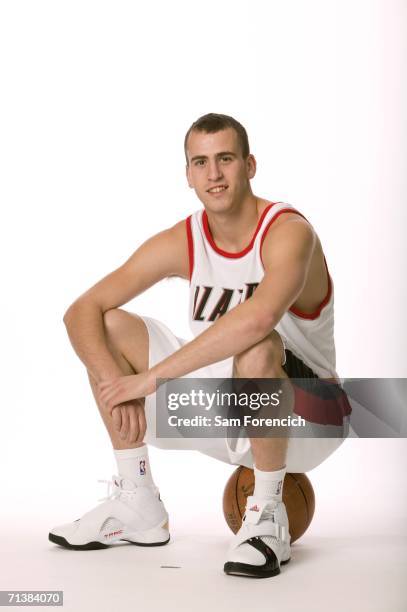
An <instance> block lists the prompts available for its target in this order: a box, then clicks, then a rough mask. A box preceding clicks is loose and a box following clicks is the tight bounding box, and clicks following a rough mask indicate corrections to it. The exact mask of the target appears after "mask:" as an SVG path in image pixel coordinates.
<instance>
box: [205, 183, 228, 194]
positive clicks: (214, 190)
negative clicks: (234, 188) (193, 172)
mask: <svg viewBox="0 0 407 612" xmlns="http://www.w3.org/2000/svg"><path fill="white" fill-rule="evenodd" d="M227 188H228V186H227V185H219V186H218V187H211V189H208V193H220V192H221V191H226V189H227Z"/></svg>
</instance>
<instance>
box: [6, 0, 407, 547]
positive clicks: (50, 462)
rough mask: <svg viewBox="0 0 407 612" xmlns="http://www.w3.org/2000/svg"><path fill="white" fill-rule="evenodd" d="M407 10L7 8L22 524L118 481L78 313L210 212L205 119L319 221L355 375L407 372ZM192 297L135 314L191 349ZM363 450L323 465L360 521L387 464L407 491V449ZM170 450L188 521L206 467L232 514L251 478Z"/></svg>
mask: <svg viewBox="0 0 407 612" xmlns="http://www.w3.org/2000/svg"><path fill="white" fill-rule="evenodd" d="M406 12H407V10H406V3H405V2H402V1H401V0H400V1H399V0H382V1H379V0H341V1H334V0H308V1H306V2H305V1H301V0H285V1H284V2H278V1H275V0H268V1H267V2H262V1H260V0H252V2H251V3H250V5H249V4H248V3H247V2H246V1H244V2H243V1H240V0H233V2H232V1H219V0H206V2H204V3H195V2H187V1H186V0H182V1H181V0H179V1H177V2H173V3H170V2H165V1H164V0H159V1H157V0H156V1H150V2H148V3H145V2H143V3H139V2H124V1H123V2H106V1H101V0H98V1H97V2H96V1H95V2H91V1H89V0H81V1H72V0H71V1H70V2H62V1H55V0H53V1H49V2H45V1H37V2H22V1H18V0H14V1H3V2H2V3H1V6H0V57H1V67H0V81H1V89H2V94H1V99H0V104H1V115H0V122H1V126H0V128H1V136H0V155H1V160H0V161H1V170H2V178H1V184H0V190H1V202H2V221H1V230H0V231H1V236H0V237H1V244H0V249H1V253H0V254H1V263H2V300H1V302H2V303H1V311H2V312H1V331H2V339H3V340H2V344H3V351H2V355H1V373H2V380H3V385H2V413H3V419H2V427H1V434H0V436H1V438H0V442H1V465H2V470H1V481H2V486H3V487H4V488H3V490H4V491H7V494H6V496H5V499H6V503H5V504H3V507H2V510H3V512H6V514H7V515H8V516H9V517H11V521H12V524H14V523H13V521H15V524H16V525H17V524H18V525H21V524H22V521H27V519H28V518H31V517H32V516H35V517H36V520H37V521H43V525H44V528H45V527H47V526H52V525H54V524H55V523H60V522H63V521H64V520H70V517H71V518H72V520H73V519H74V518H77V516H76V515H78V516H79V515H80V512H83V511H85V510H87V509H89V507H90V505H89V504H92V503H94V501H95V487H94V486H93V483H94V481H95V479H96V478H103V477H108V476H109V475H110V473H111V470H112V469H113V466H114V464H113V457H112V454H111V451H110V448H109V444H108V439H107V436H106V434H105V432H104V430H103V428H102V424H101V420H100V417H99V416H98V414H97V409H96V406H95V405H94V403H93V399H92V396H91V393H90V390H89V388H88V384H87V380H86V376H85V371H84V369H83V366H82V364H81V363H80V362H79V361H78V359H77V358H76V356H75V355H74V353H73V350H72V349H71V347H70V344H69V341H68V338H67V336H66V332H65V328H64V325H63V323H62V317H63V314H64V311H65V310H66V308H67V307H68V306H69V304H70V303H71V302H72V301H73V300H74V299H75V298H76V297H77V296H78V295H79V294H81V293H82V292H83V291H85V290H86V289H87V288H88V287H89V286H90V285H92V284H94V283H95V282H96V281H97V280H99V279H100V278H101V277H102V276H104V275H106V274H107V273H108V272H110V271H111V270H113V269H114V268H116V267H118V266H119V265H120V264H121V263H122V262H123V261H124V260H125V259H127V258H128V257H129V256H130V254H131V253H132V252H133V251H134V250H135V249H136V248H137V247H138V245H140V244H141V242H142V241H143V240H145V239H146V238H147V237H149V236H150V235H151V234H153V233H156V232H158V231H160V230H161V229H164V228H166V227H168V226H170V225H172V224H174V223H175V222H176V221H178V220H180V219H182V218H185V217H186V216H187V215H189V214H190V213H191V212H192V211H194V210H196V209H197V208H199V207H200V203H199V202H198V200H197V199H196V198H195V195H194V193H193V192H192V191H190V190H189V189H188V187H187V184H186V180H185V178H184V157H183V155H184V154H183V138H184V134H185V132H186V130H187V129H188V127H189V125H190V124H191V123H192V121H194V120H195V119H196V118H197V117H198V116H200V115H201V114H204V113H207V112H220V113H226V114H231V115H233V116H235V117H236V118H237V119H238V120H240V121H241V122H242V123H243V124H244V125H245V126H246V128H247V130H248V133H249V139H250V144H251V149H252V152H253V153H254V154H255V156H256V158H257V161H258V173H257V176H256V177H255V179H254V181H253V189H254V192H255V193H256V194H257V195H259V196H262V197H265V198H267V199H270V200H283V201H287V202H291V203H292V204H294V205H295V206H296V207H298V209H299V210H301V211H302V212H303V213H304V214H305V215H306V216H307V218H308V219H309V220H310V221H311V222H312V223H313V225H314V227H315V228H316V230H317V232H318V234H319V236H320V238H321V240H322V244H323V246H324V249H325V253H326V257H327V262H328V266H329V268H330V271H331V274H332V277H333V279H334V283H335V292H336V296H335V299H336V344H337V362H338V363H337V365H338V371H339V373H340V375H341V376H343V377H349V376H354V377H365V376H366V377H376V376H377V377H405V376H406V375H407V360H406V358H405V355H406V332H405V328H404V322H405V315H404V311H405V300H406V280H405V279H406V274H405V266H404V261H405V257H406V247H405V242H404V233H405V228H406V206H405V197H406V176H407V175H406V172H405V161H406V143H407V139H406V134H405V130H406V119H407V113H406V109H407V96H406V81H405V74H406V69H407V66H406V63H407V62H406V45H407V43H406V40H407V38H406ZM187 293H188V289H187V285H186V284H183V283H182V282H181V281H178V280H173V281H165V282H163V283H161V284H160V285H159V286H157V287H155V288H153V289H152V290H150V291H149V292H147V293H146V294H144V295H143V296H140V297H138V298H136V300H134V301H133V302H132V303H130V304H128V305H127V306H126V307H127V308H128V309H130V310H133V311H135V312H139V313H141V314H147V315H150V316H153V317H157V318H159V319H162V320H163V321H165V322H166V323H167V324H168V325H169V326H170V327H171V328H172V329H173V330H174V331H175V333H177V334H178V335H182V336H186V335H188V334H189V332H188V327H187ZM347 444H348V443H345V445H343V447H342V448H341V449H340V451H338V456H337V457H332V458H331V459H329V460H328V461H329V465H328V462H327V463H326V465H324V466H321V468H317V470H315V472H314V480H313V482H314V486H317V496H318V499H319V500H320V503H321V504H322V505H323V504H324V503H325V504H327V506H326V507H327V508H331V506H330V504H331V501H332V498H331V496H332V494H333V493H332V482H336V481H338V482H342V481H343V469H344V466H347V474H348V478H347V483H348V484H347V486H348V489H347V491H348V493H349V492H350V493H349V494H350V495H351V497H352V498H353V497H354V496H356V499H355V501H354V504H355V511H356V509H357V508H359V501H358V498H357V495H358V492H359V491H360V489H361V486H362V485H361V480H360V479H361V478H362V476H361V474H362V473H363V480H364V486H365V487H366V489H365V492H366V491H373V490H374V482H375V478H374V475H373V473H372V471H370V469H369V466H370V465H374V466H376V467H375V474H376V475H377V471H379V472H380V473H382V474H383V475H384V477H385V478H386V479H387V478H389V479H390V480H391V482H392V483H393V484H392V486H393V488H391V486H390V484H389V487H390V488H389V496H390V495H393V494H396V493H397V490H398V486H399V483H400V479H401V478H402V479H403V481H402V482H403V483H404V484H405V477H404V469H403V463H404V462H405V459H406V456H407V453H406V445H405V443H404V441H390V442H389V441H380V440H370V441H363V440H356V441H350V442H349V444H348V446H346V445H347ZM151 454H152V459H153V469H154V471H155V474H156V475H157V476H156V480H157V482H158V484H160V486H161V487H163V488H164V489H165V491H166V494H167V497H168V496H170V498H171V491H172V488H174V490H175V493H174V496H173V497H172V501H171V504H172V508H173V509H174V510H175V509H177V508H178V506H179V512H180V513H181V514H182V512H183V510H182V508H185V501H184V502H183V504H181V497H182V494H183V493H184V488H185V486H186V485H185V486H180V485H179V481H178V478H175V476H174V474H178V473H179V472H180V471H181V473H182V474H183V479H184V480H182V481H181V482H186V483H187V486H188V490H190V491H191V492H192V499H196V500H197V503H198V501H199V500H200V499H201V498H200V497H199V496H200V491H201V489H200V486H201V482H200V479H197V478H196V474H197V472H199V473H200V474H201V479H205V482H206V483H210V482H212V483H214V485H213V488H212V489H211V493H210V495H212V497H211V498H210V499H212V500H214V501H213V503H215V502H216V499H218V497H219V495H220V492H221V490H222V488H223V484H224V482H225V479H226V477H227V475H228V474H229V473H230V472H231V471H232V469H231V468H230V466H227V465H223V464H221V463H218V462H216V461H213V460H210V459H206V458H204V457H199V456H198V455H197V456H195V454H194V453H188V454H187V455H185V454H184V453H174V452H171V454H170V457H171V468H170V467H169V465H168V462H167V459H166V456H165V453H164V454H163V452H162V451H157V450H154V449H153V451H152V453H151ZM186 457H188V461H186ZM360 462H362V465H363V466H364V468H363V471H362V472H361V471H360V470H359V469H358V468H356V469H355V468H354V466H355V465H359V466H360V465H361V463H360ZM352 466H353V468H352ZM390 476H391V478H390ZM171 478H173V481H171ZM311 479H313V475H312V474H311ZM349 479H350V480H349ZM89 486H90V487H91V488H89ZM369 487H370V488H369ZM206 490H207V491H208V489H206ZM68 491H69V493H68ZM365 492H364V493H363V496H364V495H365ZM194 496H195V498H194ZM385 497H386V496H385ZM68 498H69V499H68ZM88 502H89V503H88ZM402 502H403V505H402V506H398V507H397V509H395V510H394V512H393V515H392V519H391V520H392V521H395V523H394V524H395V525H396V527H397V526H401V525H402V523H403V520H402V517H403V516H404V515H405V509H406V504H405V498H404V497H403V499H402ZM86 503H88V506H86ZM332 503H333V502H332ZM383 503H387V502H383ZM28 507H29V509H28ZM187 507H188V511H189V512H194V510H193V504H192V503H190V502H189V505H188V506H187ZM391 507H393V506H391V504H390V502H389V508H391ZM333 508H334V505H332V509H333ZM386 508H387V506H386ZM208 512H209V509H208ZM377 512H378V514H380V508H379V510H377ZM72 513H73V514H72ZM208 516H212V515H211V514H210V513H209V515H208ZM327 516H329V514H328V515H325V518H324V517H323V516H322V515H321V514H320V515H319V520H320V523H316V527H318V524H319V525H320V526H321V525H322V522H323V521H324V520H325V521H327V525H329V520H328V519H327ZM321 521H322V522H321ZM28 523H30V521H29V520H28ZM26 524H27V522H26ZM316 527H315V528H316ZM45 537H46V533H45Z"/></svg>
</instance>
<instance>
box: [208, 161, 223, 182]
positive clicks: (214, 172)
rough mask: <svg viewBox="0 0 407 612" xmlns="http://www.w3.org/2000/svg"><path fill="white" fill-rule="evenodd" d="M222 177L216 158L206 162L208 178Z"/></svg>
mask: <svg viewBox="0 0 407 612" xmlns="http://www.w3.org/2000/svg"><path fill="white" fill-rule="evenodd" d="M221 177H222V170H221V167H220V165H219V162H218V161H217V160H212V161H211V162H209V164H208V179H209V180H210V181H217V180H219V179H220V178H221Z"/></svg>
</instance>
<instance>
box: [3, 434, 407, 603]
mask: <svg viewBox="0 0 407 612" xmlns="http://www.w3.org/2000/svg"><path fill="white" fill-rule="evenodd" d="M347 444H348V446H347V447H346V448H345V446H344V447H343V448H342V447H341V448H340V449H339V450H338V451H337V452H336V453H335V455H334V456H332V458H330V459H329V460H327V461H326V462H325V463H324V464H323V465H321V466H319V467H318V468H317V469H316V470H313V471H312V472H311V473H310V474H309V477H310V479H311V481H312V483H313V486H314V489H315V492H316V500H317V506H316V513H315V516H314V519H313V522H312V524H311V526H310V528H309V530H308V531H307V533H306V534H305V535H304V536H303V537H302V538H301V539H300V540H299V541H298V542H296V543H295V544H294V545H293V547H292V558H291V561H290V563H288V564H287V565H285V566H283V569H282V573H281V574H280V575H279V576H277V577H274V578H270V579H265V580H252V579H246V578H238V577H231V576H226V575H225V574H224V573H223V563H224V561H225V553H226V550H227V547H228V543H229V541H230V538H231V535H232V534H231V532H230V531H229V530H228V527H227V526H226V524H225V522H224V519H223V515H222V509H221V501H222V490H223V484H224V482H225V481H226V478H227V476H228V474H230V473H231V472H232V471H233V467H232V466H228V465H226V464H221V463H219V462H216V461H214V460H210V459H208V458H206V457H204V456H201V455H199V454H197V453H191V452H187V453H176V452H174V451H166V452H164V451H156V449H153V452H152V453H151V454H152V456H153V458H154V462H155V463H156V464H157V469H156V470H155V472H156V473H157V475H158V476H160V478H161V479H162V486H161V491H162V496H163V499H164V501H165V503H166V505H167V508H168V510H169V512H170V517H171V524H170V527H171V533H172V540H171V542H170V544H168V545H167V546H164V547H157V548H151V549H149V548H140V547H137V546H132V545H129V544H123V545H119V546H117V547H115V548H110V549H107V550H101V551H86V552H75V551H68V550H65V549H62V548H60V547H58V546H55V545H52V544H51V543H49V542H48V541H47V533H48V530H49V528H50V527H51V526H53V525H54V524H55V523H62V522H65V521H66V520H74V519H76V518H78V517H79V516H80V514H81V512H83V511H85V510H87V509H90V505H89V503H88V502H89V500H90V498H93V500H94V501H95V496H94V493H95V490H96V485H95V490H93V488H92V487H90V489H89V487H88V488H87V489H85V488H81V487H84V486H85V482H83V483H82V482H81V479H82V477H84V476H83V474H78V475H76V478H77V477H79V476H80V479H79V480H80V482H79V483H78V480H76V478H75V475H72V481H70V488H69V489H68V488H67V487H66V486H65V485H63V483H57V484H55V485H54V486H53V489H52V490H53V494H51V492H52V490H51V489H50V488H49V487H48V484H47V483H44V484H43V485H41V484H40V485H39V489H38V494H37V496H36V497H33V498H32V499H31V502H30V504H27V503H26V504H25V505H23V504H21V503H19V500H21V501H22V500H23V499H24V496H25V497H26V502H27V501H28V497H27V492H25V493H24V490H23V488H21V486H19V487H16V490H15V493H14V495H15V499H14V501H15V505H14V509H15V511H14V514H13V516H11V515H9V516H8V518H7V520H4V519H3V521H2V525H1V559H0V562H1V575H0V588H1V589H3V590H13V589H15V590H24V589H33V590H40V589H54V590H63V591H64V609H65V610H75V612H82V611H85V610H86V611H88V612H91V611H93V610H95V611H96V610H98V611H101V612H103V611H112V612H113V611H127V610H129V611H130V610H132V611H133V610H135V611H137V610H138V609H141V610H149V611H153V612H155V611H156V610H166V611H172V610H174V611H175V610H193V612H200V611H201V610H202V612H203V611H205V612H208V611H210V612H212V611H214V610H231V611H233V612H234V611H239V612H240V611H242V612H243V611H244V612H247V611H248V610H253V611H256V612H261V611H263V610H264V611H266V610H267V611H281V612H285V611H293V612H294V611H295V612H297V611H299V610H301V611H305V612H318V611H319V610H321V611H322V610H323V611H324V612H326V610H327V609H329V610H330V612H336V611H338V612H339V611H340V612H344V611H345V610H346V612H405V611H406V610H407V588H406V582H405V580H406V577H407V530H406V527H405V524H406V521H405V518H406V513H405V510H406V499H405V492H404V491H405V487H404V486H403V487H401V489H400V483H399V479H398V477H397V472H396V471H395V466H396V465H398V463H399V462H400V461H401V460H402V459H405V449H406V444H405V441H389V440H387V441H386V440H380V441H377V440H352V441H351V440H349V441H347ZM374 451H375V452H374ZM368 452H369V462H368V463H369V465H367V464H366V461H364V460H363V458H364V457H365V458H366V457H367V453H368ZM166 453H167V454H166ZM180 455H181V456H182V462H183V463H187V464H188V471H189V473H190V474H191V473H195V474H196V475H197V478H196V479H195V480H194V479H193V478H191V479H190V481H189V482H188V483H185V482H183V480H182V479H181V478H179V477H177V474H175V475H174V474H173V478H172V481H170V480H169V474H170V473H171V472H172V471H173V467H174V461H175V458H176V459H177V461H179V459H180ZM381 456H385V457H386V461H387V463H385V462H383V461H382V460H381V458H380V457H381ZM164 458H165V459H167V460H166V461H163V459H164ZM404 465H405V463H404ZM367 467H368V468H369V469H368V470H367V469H366V468H367ZM178 469H179V466H178V467H177V470H178ZM338 469H339V470H340V471H338ZM400 473H401V472H400ZM338 474H342V476H343V477H338ZM215 475H216V477H215ZM386 475H387V480H386ZM85 476H87V474H86V473H85ZM97 476H98V477H99V476H101V474H97ZM164 476H166V478H164ZM198 476H200V477H201V486H197V484H196V482H197V480H199V478H198ZM75 480H76V483H77V484H75V485H74V483H75ZM402 482H403V483H405V479H404V480H403V481H402ZM21 484H22V483H20V485H21ZM202 484H204V485H205V486H202ZM26 486H27V489H29V487H30V483H28V482H27V483H26ZM99 486H101V485H99ZM400 491H401V492H400ZM98 493H99V495H98V497H102V496H103V495H104V490H103V489H102V490H98ZM19 495H20V496H21V497H19ZM397 495H398V496H399V497H398V499H399V502H398V503H395V501H396V500H397ZM86 504H88V507H86ZM33 517H35V520H33ZM165 565H167V566H168V565H169V566H176V567H172V568H164V567H162V566H165ZM139 606H140V608H139Z"/></svg>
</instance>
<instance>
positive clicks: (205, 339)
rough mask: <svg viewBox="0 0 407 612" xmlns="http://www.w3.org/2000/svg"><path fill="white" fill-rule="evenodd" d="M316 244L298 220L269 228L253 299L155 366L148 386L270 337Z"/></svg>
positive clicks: (300, 282)
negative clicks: (262, 275) (258, 282)
mask: <svg viewBox="0 0 407 612" xmlns="http://www.w3.org/2000/svg"><path fill="white" fill-rule="evenodd" d="M315 241H316V236H315V233H314V230H313V229H312V227H311V226H310V225H309V224H308V223H307V222H306V221H303V220H300V219H298V220H297V219H295V220H289V221H286V222H284V223H281V224H280V225H279V226H277V227H276V228H274V229H272V230H271V231H270V232H269V234H268V236H267V238H266V239H265V241H264V244H263V262H264V268H265V274H264V278H263V280H262V281H261V283H260V284H259V286H258V287H257V289H256V291H255V292H254V294H253V295H252V297H251V298H249V299H248V300H247V301H246V302H244V303H242V304H239V305H238V306H236V307H235V308H233V309H232V310H230V311H229V312H227V313H226V314H224V315H223V316H222V317H220V318H219V319H218V320H217V321H216V322H215V323H214V324H213V325H212V326H211V327H209V328H208V329H207V330H205V331H204V332H203V333H202V334H200V335H199V336H198V337H197V338H195V339H194V340H192V341H191V342H189V343H188V344H186V345H184V346H183V347H182V348H181V349H179V350H178V351H177V352H176V353H173V354H172V355H171V356H170V357H168V358H167V359H165V360H163V361H161V362H160V363H159V364H157V365H156V366H155V367H153V368H152V369H151V370H150V371H149V377H150V382H151V383H154V385H155V380H156V379H157V378H177V377H180V376H183V375H185V374H188V373H189V372H192V371H193V370H196V369H198V368H201V367H204V366H206V365H208V364H211V363H216V362H217V361H221V360H222V359H226V358H227V357H231V356H233V355H237V354H239V353H241V352H242V351H244V350H246V349H247V348H249V347H251V346H253V345H254V344H256V343H257V342H260V341H261V340H263V338H265V337H266V336H267V335H269V334H270V333H271V331H272V330H273V329H274V327H275V326H276V325H277V323H278V322H279V320H280V319H281V317H282V316H283V314H284V313H285V312H286V311H287V310H288V309H289V308H290V306H291V305H292V304H293V303H294V302H295V301H296V299H297V298H298V296H299V295H300V293H301V291H302V289H303V288H304V285H305V282H306V279H307V274H308V269H309V265H310V262H311V257H312V253H313V251H314V247H315Z"/></svg>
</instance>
